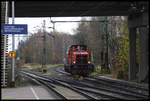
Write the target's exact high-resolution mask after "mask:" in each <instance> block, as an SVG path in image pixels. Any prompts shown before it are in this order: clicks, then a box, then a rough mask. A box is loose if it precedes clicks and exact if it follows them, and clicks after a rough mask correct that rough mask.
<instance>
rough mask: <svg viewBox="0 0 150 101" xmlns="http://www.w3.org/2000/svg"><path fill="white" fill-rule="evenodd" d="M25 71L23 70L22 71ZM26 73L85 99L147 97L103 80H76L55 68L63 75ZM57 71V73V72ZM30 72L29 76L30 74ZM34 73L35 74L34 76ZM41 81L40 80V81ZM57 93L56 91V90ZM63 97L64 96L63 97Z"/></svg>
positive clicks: (133, 98) (135, 98)
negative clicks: (101, 81)
mask: <svg viewBox="0 0 150 101" xmlns="http://www.w3.org/2000/svg"><path fill="white" fill-rule="evenodd" d="M24 72H25V71H24ZM26 72H28V73H31V74H32V76H33V75H34V76H33V77H36V76H38V77H37V78H36V79H41V80H44V81H45V82H48V83H44V84H47V85H48V84H49V85H53V87H54V86H55V85H57V86H63V87H66V88H69V89H71V90H73V91H75V92H77V93H79V94H81V95H83V96H84V97H86V98H87V99H125V100H131V99H132V100H137V99H148V96H147V95H144V94H143V95H142V94H141V93H140V94H139V93H133V92H131V91H130V90H126V91H125V90H124V89H121V88H120V87H119V88H118V89H117V87H116V86H115V85H113V87H112V86H110V84H109V85H108V84H107V82H105V83H106V84H107V85H105V84H104V81H103V83H100V82H96V81H97V80H96V79H95V80H93V79H92V80H91V78H90V79H89V78H84V80H81V81H76V80H73V79H71V78H70V74H68V73H65V72H64V71H61V70H59V69H58V68H56V72H57V74H59V73H62V75H63V76H60V75H55V76H52V75H51V76H48V75H42V74H40V73H37V72H31V71H26ZM58 72H59V73H58ZM31 74H30V76H31ZM35 75H36V76H35ZM40 82H41V81H40ZM57 93H58V92H57ZM63 99H64V98H63Z"/></svg>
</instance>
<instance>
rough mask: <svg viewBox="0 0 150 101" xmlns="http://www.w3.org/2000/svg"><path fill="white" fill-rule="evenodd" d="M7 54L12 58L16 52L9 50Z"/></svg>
mask: <svg viewBox="0 0 150 101" xmlns="http://www.w3.org/2000/svg"><path fill="white" fill-rule="evenodd" d="M8 56H9V57H10V58H14V57H15V56H16V53H15V52H14V51H9V53H8Z"/></svg>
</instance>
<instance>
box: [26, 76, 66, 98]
mask: <svg viewBox="0 0 150 101" xmlns="http://www.w3.org/2000/svg"><path fill="white" fill-rule="evenodd" d="M25 75H26V77H27V78H29V79H31V80H33V81H34V82H36V83H37V84H39V85H42V86H43V87H44V88H46V90H47V91H48V92H49V93H52V92H53V93H54V94H53V96H55V97H56V98H57V99H62V100H66V99H67V98H66V97H65V96H63V95H62V94H61V93H59V92H58V91H57V90H55V89H54V88H55V86H54V85H52V84H50V83H47V82H46V81H44V80H41V79H37V78H36V77H33V76H31V75H27V74H25ZM51 91H52V92H51Z"/></svg>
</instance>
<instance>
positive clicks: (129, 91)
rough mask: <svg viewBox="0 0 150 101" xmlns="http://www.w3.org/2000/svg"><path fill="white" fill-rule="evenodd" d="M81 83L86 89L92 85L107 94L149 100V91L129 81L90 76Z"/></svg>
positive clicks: (61, 71) (60, 71) (58, 69)
mask: <svg viewBox="0 0 150 101" xmlns="http://www.w3.org/2000/svg"><path fill="white" fill-rule="evenodd" d="M56 71H57V72H59V73H63V74H66V75H68V76H70V75H69V74H68V73H66V72H64V71H63V70H62V68H57V69H56ZM68 81H70V80H68ZM80 83H82V84H84V85H85V86H86V87H87V86H88V85H90V86H91V87H92V88H94V89H99V90H101V91H106V92H107V93H109V92H112V93H113V94H114V93H115V94H118V95H119V96H126V98H125V99H128V98H129V99H148V96H149V94H148V92H149V91H148V89H146V88H143V87H141V86H139V85H137V84H136V83H132V82H127V81H121V80H119V81H117V80H113V79H108V78H104V77H93V76H90V77H86V78H84V80H82V81H80Z"/></svg>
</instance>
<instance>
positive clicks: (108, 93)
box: [36, 74, 144, 100]
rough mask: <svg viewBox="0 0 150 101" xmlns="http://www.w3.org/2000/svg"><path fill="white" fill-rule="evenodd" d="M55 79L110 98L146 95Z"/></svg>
mask: <svg viewBox="0 0 150 101" xmlns="http://www.w3.org/2000/svg"><path fill="white" fill-rule="evenodd" d="M36 75H37V74H36ZM41 77H43V78H44V79H50V78H49V77H48V78H47V77H45V76H42V75H40V78H41ZM51 77H52V76H51ZM53 81H55V84H61V85H63V86H65V87H66V86H67V87H68V84H69V85H71V87H70V88H76V89H79V90H82V91H86V92H89V93H94V94H99V95H103V96H104V95H105V96H107V97H109V98H117V99H127V100H128V99H144V97H141V96H136V95H134V94H132V95H131V94H127V93H124V92H120V91H118V92H117V91H114V90H110V89H108V88H106V89H104V88H97V87H92V86H89V85H87V84H83V83H78V82H75V83H74V84H73V83H72V82H68V81H64V80H60V79H58V78H55V79H54V78H53ZM75 85H78V87H74V86H75ZM85 87H88V88H90V90H87V89H85ZM116 93H117V94H116ZM118 94H119V95H118ZM123 95H126V97H124V96H123Z"/></svg>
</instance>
